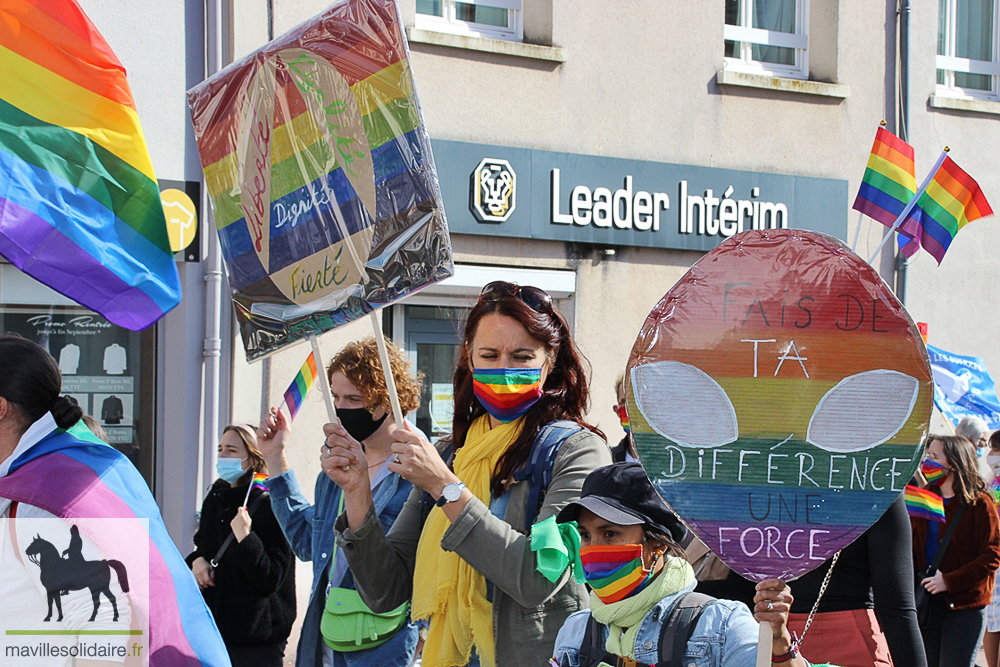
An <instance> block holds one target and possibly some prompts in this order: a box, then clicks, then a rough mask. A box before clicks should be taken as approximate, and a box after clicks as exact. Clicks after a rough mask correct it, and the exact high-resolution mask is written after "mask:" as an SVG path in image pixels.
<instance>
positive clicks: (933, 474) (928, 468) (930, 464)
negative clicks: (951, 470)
mask: <svg viewBox="0 0 1000 667" xmlns="http://www.w3.org/2000/svg"><path fill="white" fill-rule="evenodd" d="M920 472H922V473H924V477H926V478H927V483H928V484H937V483H938V482H941V481H944V478H945V477H947V476H948V470H947V469H946V468H945V467H944V466H943V465H941V464H940V463H938V462H937V461H931V460H930V459H924V460H923V461H922V462H921V463H920Z"/></svg>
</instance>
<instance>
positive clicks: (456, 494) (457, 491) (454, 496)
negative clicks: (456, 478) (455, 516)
mask: <svg viewBox="0 0 1000 667" xmlns="http://www.w3.org/2000/svg"><path fill="white" fill-rule="evenodd" d="M442 495H444V499H445V500H447V501H448V502H449V503H453V502H455V501H456V500H458V499H459V498H461V497H462V487H460V486H459V485H458V484H455V483H454V482H453V483H451V484H448V485H447V486H445V487H444V493H443V494H442Z"/></svg>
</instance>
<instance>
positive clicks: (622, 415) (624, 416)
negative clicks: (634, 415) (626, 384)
mask: <svg viewBox="0 0 1000 667" xmlns="http://www.w3.org/2000/svg"><path fill="white" fill-rule="evenodd" d="M618 419H620V420H621V424H622V429H624V430H625V432H626V433H631V432H632V425H631V424H630V423H629V421H628V412H627V411H626V410H625V406H624V405H619V406H618Z"/></svg>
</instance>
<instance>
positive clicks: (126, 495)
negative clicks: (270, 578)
mask: <svg viewBox="0 0 1000 667" xmlns="http://www.w3.org/2000/svg"><path fill="white" fill-rule="evenodd" d="M54 481H55V483H54ZM0 498H8V499H10V500H12V501H16V502H19V503H26V504H28V505H32V506H34V507H38V508H40V509H42V510H45V511H47V512H50V513H52V514H54V515H56V516H58V517H61V518H63V519H66V520H67V521H70V522H72V523H74V524H75V525H78V526H80V527H81V530H84V531H86V532H87V533H88V535H89V537H90V538H91V539H92V540H93V541H94V542H95V543H96V544H97V545H98V546H99V547H100V548H101V549H102V550H103V552H104V553H106V554H108V555H109V556H112V557H113V556H115V555H116V554H120V553H125V552H129V551H131V550H133V545H134V544H135V543H136V541H139V540H141V541H143V542H148V554H149V555H148V559H149V566H148V571H138V570H139V569H138V568H131V569H130V571H129V572H128V580H129V584H130V585H131V589H132V591H142V592H143V593H144V594H145V595H135V594H134V593H130V594H129V605H130V607H131V612H132V614H133V623H135V622H136V618H135V615H138V616H139V617H140V618H139V619H138V622H139V623H140V624H144V625H145V626H146V627H148V628H149V636H148V638H145V637H144V638H143V641H142V643H143V644H144V645H145V646H146V647H148V649H147V650H148V661H149V664H150V665H164V666H169V667H173V666H177V667H181V666H188V665H200V666H203V667H223V666H228V665H229V664H230V662H229V656H228V654H227V653H226V647H225V645H224V644H223V642H222V638H221V637H220V636H219V632H218V629H217V628H216V625H215V620H214V619H213V617H212V613H211V612H210V611H209V609H208V607H207V606H206V605H205V601H204V598H203V597H202V595H201V592H200V591H199V590H198V585H197V583H196V582H195V579H194V577H193V576H192V574H191V570H190V568H188V566H187V564H186V563H185V562H184V559H183V558H182V557H181V554H180V553H179V552H178V551H177V547H176V546H174V543H173V541H172V540H171V538H170V535H169V534H168V533H167V528H166V526H165V525H164V523H163V519H162V518H161V517H160V511H159V508H157V506H156V501H155V500H154V499H153V496H152V494H151V493H150V492H149V487H148V486H146V482H145V480H143V478H142V476H141V475H140V474H139V471H138V470H136V469H135V467H134V466H133V465H132V464H131V462H129V460H128V459H127V458H125V456H124V455H123V454H121V453H120V452H119V451H118V450H116V449H114V448H113V447H111V446H109V445H107V444H105V443H104V442H101V441H99V440H98V439H97V438H96V437H95V436H93V435H92V434H91V433H90V431H89V430H88V429H87V428H86V426H84V425H83V422H78V423H77V424H76V425H75V426H74V427H73V428H71V429H69V430H64V429H58V428H56V429H54V430H52V431H51V432H50V433H49V434H47V435H45V436H44V437H43V438H42V439H41V440H39V441H38V442H37V443H35V444H34V445H33V446H31V447H30V448H28V449H27V450H26V451H24V452H23V453H22V454H20V455H19V456H18V457H17V458H16V459H15V460H14V461H13V462H12V463H11V465H10V468H9V473H8V474H7V476H5V477H2V478H0ZM107 519H126V520H130V523H129V525H133V526H134V525H135V524H136V523H139V524H142V525H145V526H146V528H145V529H144V530H145V534H139V533H138V532H137V531H136V530H131V531H122V530H117V529H113V528H114V526H113V525H112V527H110V528H109V527H108V522H107V521H106V520H107ZM136 519H141V520H144V521H140V522H136V521H135V520H136ZM88 520H93V521H89V522H88ZM114 523H115V522H111V524H114ZM133 634H134V633H133Z"/></svg>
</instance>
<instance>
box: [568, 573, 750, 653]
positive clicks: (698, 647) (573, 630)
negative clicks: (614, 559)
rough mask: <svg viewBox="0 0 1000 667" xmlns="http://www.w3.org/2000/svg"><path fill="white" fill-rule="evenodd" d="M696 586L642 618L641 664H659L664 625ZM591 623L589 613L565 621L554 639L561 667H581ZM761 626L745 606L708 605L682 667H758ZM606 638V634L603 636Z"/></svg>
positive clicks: (637, 646) (639, 637) (637, 649)
mask: <svg viewBox="0 0 1000 667" xmlns="http://www.w3.org/2000/svg"><path fill="white" fill-rule="evenodd" d="M693 588H694V584H692V585H691V586H689V587H688V588H686V589H684V590H683V591H681V592H679V593H675V594H674V595H668V596H667V597H665V598H663V599H662V600H660V601H659V602H657V603H656V604H655V605H653V608H652V609H650V610H649V611H648V612H647V613H646V615H645V616H644V617H643V619H642V625H641V627H640V628H639V634H638V635H636V638H635V647H634V651H635V652H634V656H635V659H636V660H638V661H639V662H644V663H646V664H647V665H655V664H656V662H657V660H658V659H659V652H658V644H659V641H660V626H661V624H662V622H663V620H665V619H666V618H667V617H668V616H669V615H670V610H671V609H673V606H674V604H676V603H677V601H678V600H679V599H680V597H681V596H682V595H683V594H684V593H687V592H688V591H690V590H692V589H693ZM588 620H590V610H589V609H585V610H583V611H578V612H577V613H575V614H573V615H572V616H570V617H569V618H568V619H566V622H565V623H564V624H563V626H562V629H561V630H560V631H559V634H558V635H557V636H556V644H555V661H556V662H557V663H558V664H559V665H560V667H579V665H580V644H581V643H583V634H584V632H586V630H587V621H588ZM758 628H759V624H758V623H757V621H755V620H754V617H753V615H752V614H751V613H750V610H749V609H747V607H746V605H744V604H743V603H741V602H734V601H732V600H716V601H715V602H711V603H709V604H708V605H707V606H706V607H705V609H704V611H703V612H702V614H701V617H700V618H699V619H698V622H697V623H696V624H695V627H694V632H693V633H692V634H691V638H690V639H689V640H688V643H687V651H685V653H684V667H754V665H755V663H756V659H757V632H758ZM604 638H605V639H606V638H607V630H605V632H604Z"/></svg>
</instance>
